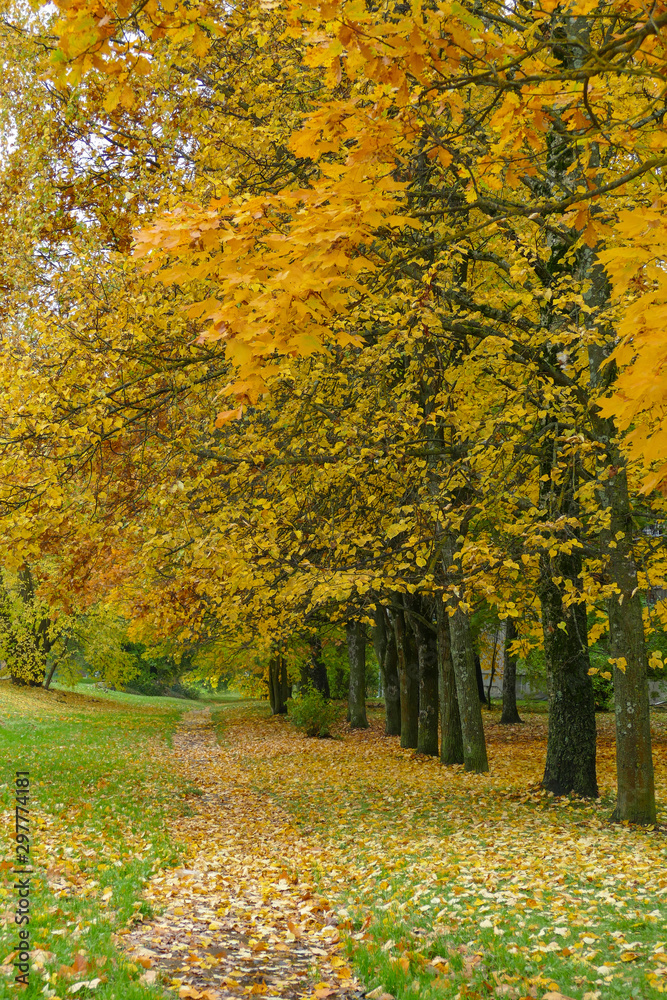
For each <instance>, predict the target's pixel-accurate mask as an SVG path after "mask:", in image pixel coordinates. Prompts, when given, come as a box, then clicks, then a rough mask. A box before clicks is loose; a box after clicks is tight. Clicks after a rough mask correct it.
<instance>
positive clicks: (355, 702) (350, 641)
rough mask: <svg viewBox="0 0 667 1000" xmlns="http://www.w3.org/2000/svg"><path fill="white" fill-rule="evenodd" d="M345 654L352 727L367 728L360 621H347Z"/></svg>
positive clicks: (361, 626)
mask: <svg viewBox="0 0 667 1000" xmlns="http://www.w3.org/2000/svg"><path fill="white" fill-rule="evenodd" d="M347 655H348V659H349V661H350V693H349V698H348V711H349V716H350V725H351V727H352V728H353V729H368V719H367V718H366V636H365V634H364V627H363V625H362V624H361V622H348V623H347Z"/></svg>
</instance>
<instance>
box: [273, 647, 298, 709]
mask: <svg viewBox="0 0 667 1000" xmlns="http://www.w3.org/2000/svg"><path fill="white" fill-rule="evenodd" d="M268 683H269V702H270V704H271V714H272V715H285V713H286V712H287V699H288V698H289V697H290V696H291V694H292V686H291V684H290V683H289V682H288V680H287V664H286V662H285V657H284V656H283V655H282V654H281V653H279V652H274V653H273V655H272V656H271V659H270V660H269V680H268Z"/></svg>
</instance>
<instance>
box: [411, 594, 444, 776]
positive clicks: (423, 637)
mask: <svg viewBox="0 0 667 1000" xmlns="http://www.w3.org/2000/svg"><path fill="white" fill-rule="evenodd" d="M405 603H406V607H407V608H409V616H408V617H409V622H410V627H411V629H412V632H413V634H414V637H415V643H416V646H417V662H418V671H419V674H418V676H419V710H418V715H417V750H418V752H419V753H423V754H429V755H430V756H431V757H437V756H438V638H437V634H436V629H435V625H434V624H433V620H432V619H433V608H432V602H431V601H430V600H429V599H428V598H424V597H411V598H408V597H406V598H405Z"/></svg>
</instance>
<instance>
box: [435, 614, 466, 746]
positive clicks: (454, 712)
mask: <svg viewBox="0 0 667 1000" xmlns="http://www.w3.org/2000/svg"><path fill="white" fill-rule="evenodd" d="M437 602H438V603H437V617H438V673H439V675H440V676H439V679H440V733H441V736H440V760H441V761H442V763H443V764H463V735H462V733H461V717H460V715H459V702H458V698H457V697H456V677H455V676H454V664H453V663H452V650H451V643H450V638H449V615H448V614H447V611H446V609H445V606H444V604H443V603H442V600H441V598H440V597H438V598H437Z"/></svg>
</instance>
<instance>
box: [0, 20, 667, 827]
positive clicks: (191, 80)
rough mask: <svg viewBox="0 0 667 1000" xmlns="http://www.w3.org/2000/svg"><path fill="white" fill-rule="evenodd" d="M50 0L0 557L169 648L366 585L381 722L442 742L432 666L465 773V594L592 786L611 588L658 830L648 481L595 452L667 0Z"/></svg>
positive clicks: (22, 63)
mask: <svg viewBox="0 0 667 1000" xmlns="http://www.w3.org/2000/svg"><path fill="white" fill-rule="evenodd" d="M59 10H60V15H59V18H60V19H59V20H57V21H56V23H55V25H54V26H53V27H51V26H50V25H49V24H48V14H47V13H46V12H45V15H44V16H45V22H44V25H41V24H35V21H34V19H33V20H31V19H28V20H27V21H24V23H23V24H22V25H21V28H22V32H23V34H22V35H21V36H20V37H21V38H22V45H21V47H20V57H19V58H17V56H16V55H14V56H13V57H12V65H14V66H15V67H17V68H16V70H15V71H14V75H13V76H12V77H11V78H10V82H9V84H8V87H9V89H11V93H12V94H16V95H17V101H18V102H19V103H18V104H17V106H19V107H21V108H22V109H23V110H25V111H26V112H27V113H26V114H25V115H21V116H20V117H21V121H20V122H19V116H18V114H15V113H14V112H11V111H10V112H8V113H7V119H6V124H5V127H6V131H7V132H10V131H12V130H16V133H17V136H18V139H17V140H16V152H15V153H14V154H13V156H12V157H11V158H10V163H9V165H8V168H7V170H6V171H5V172H4V181H3V183H4V185H5V190H6V191H7V192H8V195H9V194H11V197H9V196H8V197H7V198H5V200H4V202H3V205H4V207H3V213H4V222H5V226H6V228H7V229H8V230H10V231H12V232H14V233H15V234H16V235H15V237H14V238H13V240H12V241H11V243H10V244H9V245H8V246H7V247H6V248H5V250H4V251H3V254H4V259H3V275H6V276H5V277H3V281H5V283H6V284H7V287H8V290H9V292H10V294H8V296H7V299H8V304H7V307H6V316H5V320H4V329H5V331H6V336H5V347H4V351H3V357H2V364H3V374H2V382H3V387H6V392H5V393H4V395H3V402H2V406H3V441H4V443H5V451H4V457H3V461H4V462H5V467H4V468H5V473H6V474H5V476H4V486H3V490H4V503H5V510H6V511H7V517H6V519H5V522H4V526H3V531H4V532H5V535H4V537H5V539H6V543H7V544H6V548H7V550H8V551H11V552H12V555H11V558H10V564H12V561H13V565H14V566H15V568H18V567H20V565H22V560H24V559H26V558H35V557H39V556H41V555H42V554H44V553H47V554H48V553H53V552H54V551H58V552H59V553H60V554H61V555H62V558H63V564H62V574H61V586H62V588H63V589H65V588H67V587H69V588H70V589H71V588H76V589H77V590H78V591H79V592H81V594H82V595H85V600H92V599H94V598H95V597H96V596H99V595H100V593H102V592H105V591H108V590H109V588H110V587H112V588H113V589H114V594H117V595H118V596H119V599H122V600H123V601H125V602H127V603H128V604H130V605H132V606H133V608H134V612H135V613H136V614H137V616H139V617H141V618H143V619H144V620H145V621H146V622H149V623H150V625H151V627H152V628H153V629H154V630H155V632H156V633H158V634H159V633H164V634H168V635H171V636H173V637H174V639H175V641H181V642H194V641H199V640H205V639H206V640H212V639H217V640H220V641H230V642H233V641H235V640H236V639H237V638H238V636H239V635H243V634H244V633H247V632H248V631H252V632H253V633H254V634H256V635H257V636H259V638H260V639H261V641H263V642H265V643H267V644H268V646H269V647H270V646H271V644H272V643H279V642H281V641H284V640H285V638H286V637H289V636H292V635H294V634H300V633H301V632H303V630H304V627H305V628H306V629H308V627H309V622H310V621H311V619H313V618H314V617H316V616H317V615H322V614H326V615H328V616H329V617H330V618H331V619H332V620H335V621H340V622H350V623H351V625H350V630H351V635H352V633H353V632H355V631H358V629H359V627H360V626H361V623H362V622H363V621H364V620H365V619H367V620H368V621H371V620H372V619H373V618H374V617H375V615H376V614H377V612H378V608H381V607H385V608H387V609H388V611H387V615H388V618H387V622H388V624H390V625H391V629H388V628H387V629H385V632H386V635H390V634H391V633H393V642H391V641H386V642H385V654H384V655H383V669H384V670H385V672H386V671H387V669H389V670H390V671H391V673H392V676H393V668H392V667H391V662H392V660H391V658H392V657H393V655H394V653H393V652H392V651H395V656H396V677H397V679H398V685H397V687H398V689H399V692H400V697H399V701H400V725H401V740H402V743H403V745H404V746H405V747H415V748H418V749H420V750H422V751H423V752H425V753H428V754H437V752H438V739H437V732H436V731H435V726H436V723H437V718H438V705H437V691H436V677H437V675H438V673H439V674H440V677H441V685H440V686H441V690H442V691H443V692H445V695H443V697H442V698H441V704H440V706H439V707H440V716H441V727H442V733H443V736H442V740H441V745H440V753H441V757H442V759H443V760H444V761H447V762H449V763H451V762H455V761H458V760H459V758H460V757H461V756H462V758H463V760H464V761H465V764H466V767H467V768H469V769H473V770H477V771H484V770H485V769H486V768H487V766H488V760H487V753H486V748H485V745H484V735H483V728H482V717H481V711H480V705H479V699H478V696H477V686H476V678H475V664H474V650H473V640H472V634H471V629H470V613H471V610H472V609H473V607H474V606H475V605H476V604H477V603H479V602H480V601H485V602H487V603H490V604H491V605H493V607H494V608H495V609H496V612H497V614H498V615H499V616H500V617H501V618H502V619H503V620H511V619H515V618H517V617H519V616H524V617H525V618H526V621H527V627H526V628H525V629H523V630H522V635H521V637H520V639H518V640H515V645H516V646H517V647H520V648H521V649H522V650H523V651H524V652H527V650H528V648H530V646H531V645H538V644H539V645H541V646H543V647H544V651H545V656H546V663H547V672H548V676H549V682H550V691H551V699H550V712H551V725H550V729H549V742H548V747H547V764H546V770H545V774H544V783H545V786H546V787H547V788H550V789H551V790H553V791H555V792H557V793H563V792H567V791H570V790H574V791H576V792H578V793H581V794H587V795H595V794H596V793H597V783H596V773H595V763H596V748H595V718H594V712H593V693H592V686H591V681H590V677H589V671H590V669H591V661H590V655H589V651H588V647H589V640H592V641H595V639H596V638H599V637H600V635H601V634H602V631H603V630H604V629H606V628H607V625H606V624H604V622H603V620H602V619H603V618H604V614H605V612H607V613H608V617H609V625H608V630H609V638H610V649H609V653H610V659H611V660H612V666H613V672H614V686H615V692H616V703H617V721H618V738H617V739H618V742H617V746H618V754H619V757H618V760H619V772H618V783H619V804H618V809H619V815H620V816H621V817H623V818H625V819H630V820H636V821H639V822H649V823H650V822H652V821H653V819H654V818H655V804H654V793H653V777H652V768H651V751H650V733H649V729H648V720H649V714H648V713H649V709H648V694H647V683H646V665H647V655H646V638H645V634H644V632H645V622H644V619H645V618H647V619H648V617H649V616H648V615H647V614H646V608H645V606H644V605H643V604H642V594H646V593H647V591H648V589H649V587H650V586H653V587H655V586H656V585H659V582H660V580H661V579H662V578H663V577H662V576H661V574H662V573H663V572H664V568H663V567H662V565H661V557H660V554H659V552H656V551H651V549H650V545H649V544H648V543H647V541H646V540H645V538H644V537H643V534H642V530H641V528H642V526H643V524H645V523H646V520H649V521H650V520H651V519H654V520H657V519H659V518H660V517H661V516H662V512H663V507H662V501H661V500H660V499H659V498H658V499H654V498H653V497H652V496H651V497H649V498H647V499H643V497H642V494H640V492H639V488H640V483H639V480H638V473H637V472H636V470H635V468H634V466H633V465H632V463H631V464H630V465H629V466H628V468H627V469H626V466H625V459H624V457H623V455H624V452H623V448H624V447H625V446H624V443H623V439H622V437H621V434H620V433H619V431H622V430H623V429H624V427H625V426H627V425H628V423H629V422H630V421H632V419H634V417H635V416H636V415H637V414H639V413H640V412H643V411H640V410H637V409H635V410H631V409H626V410H624V411H623V412H624V413H625V414H626V417H623V416H621V422H620V423H619V424H618V428H617V427H616V426H615V425H614V423H613V422H612V421H611V419H610V416H609V413H611V412H612V411H611V410H610V409H609V407H613V405H614V404H613V403H605V402H604V401H603V397H605V395H606V394H608V393H609V391H610V390H613V388H614V385H618V386H620V387H621V388H620V390H619V391H621V392H624V391H625V390H624V389H623V388H622V387H623V384H624V383H623V382H618V383H615V382H614V378H615V373H614V369H613V367H612V365H611V363H609V362H608V361H607V360H606V359H607V356H608V355H609V353H610V350H611V348H612V347H613V346H614V344H615V339H616V336H617V333H616V331H617V330H619V331H620V332H621V333H623V332H624V331H625V330H626V327H624V326H623V324H624V323H629V322H633V320H632V319H628V317H629V316H630V317H633V316H636V315H638V314H639V313H638V312H637V311H635V312H632V308H634V306H632V304H630V305H631V308H628V301H627V297H628V296H633V295H635V294H636V290H637V287H638V286H637V281H649V282H653V283H654V284H655V287H653V286H651V287H650V289H648V290H647V292H646V295H647V296H648V298H647V297H646V296H644V297H643V298H641V299H638V300H637V302H638V303H639V305H638V306H637V310H640V311H641V315H642V316H643V315H644V314H646V315H647V316H649V317H650V318H649V319H648V320H646V323H647V326H646V338H647V339H648V338H649V337H650V331H651V330H654V329H655V326H656V324H657V323H659V319H658V317H659V308H658V306H659V301H658V300H659V294H660V292H659V286H660V281H661V274H660V273H659V272H660V268H659V266H656V265H655V264H654V263H653V264H652V263H651V262H652V261H654V260H655V247H654V246H653V244H650V245H649V243H647V240H649V236H647V233H648V234H651V235H650V239H653V235H652V234H653V231H654V230H655V227H656V225H657V223H656V222H655V219H656V218H657V215H651V214H650V212H657V211H658V210H657V209H651V210H650V211H649V214H648V215H647V214H646V213H647V211H648V206H650V205H653V204H656V198H658V197H659V192H660V183H661V181H660V177H661V175H660V168H661V166H662V164H663V159H664V155H663V152H662V150H663V144H662V138H663V137H662V132H661V128H660V127H658V126H659V125H660V122H661V118H660V111H659V108H660V100H661V97H660V95H661V86H662V76H661V72H662V68H663V66H664V53H663V50H662V42H661V37H660V32H659V28H660V25H661V24H662V21H661V20H660V18H661V16H662V15H661V14H659V13H653V14H652V15H651V17H648V16H647V15H646V14H645V12H644V11H643V8H642V7H641V5H634V6H633V5H632V4H630V5H625V6H623V8H622V9H621V8H619V9H616V7H614V6H613V5H612V6H610V8H609V9H606V8H605V10H604V11H602V12H600V13H598V12H594V8H593V7H591V6H590V5H586V4H579V5H576V4H575V5H572V6H570V7H568V8H567V10H565V11H562V10H560V8H556V7H554V6H552V5H550V4H542V5H541V6H538V5H536V6H534V7H531V8H526V9H524V8H523V7H522V8H521V9H520V10H519V9H518V10H517V11H514V12H512V14H511V15H508V13H507V12H506V11H504V10H501V9H498V10H495V9H494V10H489V11H485V12H482V13H480V12H475V11H466V10H464V9H461V10H459V9H458V8H456V9H454V8H452V7H451V6H450V5H445V4H441V5H431V6H424V7H422V6H418V5H417V6H414V7H410V9H409V10H406V11H399V10H396V11H394V10H393V9H389V8H387V9H384V8H383V9H382V10H375V9H373V10H371V9H370V8H367V7H366V6H365V5H363V4H359V3H349V4H348V3H332V4H328V5H326V6H322V7H320V6H318V5H311V6H308V7H303V8H302V7H300V6H299V5H298V4H294V5H292V4H284V5H281V6H280V7H268V6H266V5H261V4H259V5H258V6H257V7H256V8H255V7H249V8H247V9H246V8H244V9H242V10H240V9H239V10H229V9H227V8H225V7H221V8H219V9H218V8H214V7H210V6H207V8H206V9H204V8H201V9H200V8H198V7H197V6H196V5H191V6H189V7H188V8H187V10H186V9H185V8H183V9H181V8H180V7H179V6H178V5H175V6H173V7H171V8H170V9H167V7H163V6H160V5H158V4H157V3H149V4H146V5H143V6H142V7H141V8H140V9H136V10H134V9H128V8H125V7H122V6H119V7H117V8H116V7H108V8H107V7H105V6H104V5H102V4H99V3H97V2H96V3H95V4H94V5H91V4H89V3H87V2H82V3H75V4H71V3H67V4H66V3H63V4H62V6H61V7H60V8H59ZM14 21H15V22H17V21H20V17H19V16H18V13H17V12H14ZM51 31H53V32H55V35H56V36H57V39H58V40H57V44H56V43H55V42H54V39H53V35H52V34H50V32H51ZM12 37H15V36H12ZM35 43H37V44H35ZM7 44H8V41H7V36H6V37H5V45H7ZM41 46H45V47H46V49H47V52H48V53H50V54H47V55H46V56H44V55H41V54H40V53H41V52H42V51H43V49H42V48H41ZM40 59H41V62H40ZM47 61H50V73H51V77H50V79H51V80H52V81H53V83H48V84H44V83H43V82H42V81H43V77H41V76H40V75H39V74H34V78H33V79H31V81H28V79H27V75H28V73H27V69H28V68H30V69H32V70H34V68H35V66H36V64H37V63H39V65H40V67H44V66H45V63H46V62H47ZM47 121H48V123H49V124H48V127H47ZM82 144H83V145H82ZM25 149H30V150H31V158H30V161H29V163H30V167H31V169H32V178H31V181H30V183H27V181H26V175H25V172H24V168H23V167H20V166H19V164H20V161H21V155H22V151H23V150H25ZM84 149H85V154H84V152H83V150H84ZM637 213H639V214H637ZM639 215H641V217H642V219H644V218H645V219H646V220H648V221H646V222H645V223H642V225H641V226H639V225H638V224H637V222H636V220H637V219H638V218H639ZM35 218H36V219H38V220H40V227H41V228H40V227H38V228H37V230H36V229H35V225H34V223H33V221H32V220H34V219H35ZM633 219H634V220H635V221H632V220H633ZM42 222H43V223H44V224H43V225H41V223H42ZM652 224H653V228H651V225H652ZM133 232H134V233H135V239H136V252H135V256H134V257H130V249H131V241H132V233H133ZM642 241H643V242H642ZM649 242H650V240H649ZM635 247H636V248H637V253H638V254H639V256H637V257H633V248H635ZM651 254H652V256H651ZM642 255H643V256H642ZM145 261H146V262H147V269H145V268H144V262H145ZM622 261H626V262H627V261H633V267H634V263H636V262H637V261H638V262H639V264H638V265H637V266H638V267H641V268H642V270H641V276H640V277H639V278H638V277H637V275H638V274H639V272H638V271H637V268H635V270H634V271H633V270H632V269H631V268H630V267H629V265H628V266H625V265H624V266H623V267H622V266H621V262H622ZM603 265H604V266H605V267H606V268H607V272H608V273H609V275H610V276H611V278H612V279H613V281H614V292H613V294H612V290H611V289H610V288H609V286H608V283H607V280H606V278H605V276H604V272H603V271H602V266H603ZM651 267H652V268H653V270H651ZM647 269H648V270H647ZM621 272H622V273H621ZM619 275H620V277H619ZM26 278H28V279H29V280H26ZM624 282H625V284H624ZM633 282H635V284H633ZM27 288H29V289H31V291H30V292H29V293H26V289H27ZM613 295H615V296H616V298H613ZM654 306H655V308H653V307H654ZM649 307H650V308H649ZM653 317H655V319H654V318H653ZM627 343H628V341H627V337H626V340H625V341H624V344H626V346H625V347H624V348H623V349H624V350H625V351H626V354H625V355H622V354H620V355H619V360H620V362H621V363H622V364H623V363H625V362H627V361H628V360H631V358H630V356H629V355H628V353H627V351H628V350H632V348H629V347H627ZM624 358H625V362H624ZM638 363H639V362H636V364H638ZM630 371H632V368H631V369H630ZM622 378H623V376H622V375H621V379H622ZM633 398H637V397H633ZM643 398H644V397H643V396H642V399H643ZM26 400H27V402H26ZM600 403H601V406H602V409H598V405H599V404H600ZM216 413H217V418H216ZM623 420H625V421H626V423H625V424H624V423H623ZM628 440H629V442H630V446H631V448H632V447H635V446H634V444H633V443H632V442H634V441H638V440H640V439H639V438H637V436H636V435H635V437H633V436H632V435H630V437H629V439H628ZM633 455H634V453H633V452H632V451H630V458H631V459H632V457H633ZM656 481H657V480H656ZM642 519H643V523H642ZM138 552H139V553H141V559H140V560H138V559H137V553H138ZM536 597H537V599H536ZM441 605H442V606H441ZM443 610H444V612H445V614H444V617H443ZM660 614H661V612H660V611H659V612H658V616H659V615H660ZM590 615H595V616H596V623H595V625H594V626H592V628H589V623H588V618H589V616H590ZM355 623H356V624H355ZM652 627H654V625H652V624H651V622H650V621H647V622H646V628H647V631H648V632H649V635H650V629H651V628H652ZM350 645H351V648H352V649H354V650H355V652H354V654H353V656H352V658H351V663H353V664H354V669H353V670H352V671H351V697H350V710H351V715H352V716H353V722H354V723H355V724H358V725H360V726H363V725H364V724H365V721H366V720H365V718H364V704H363V697H362V688H361V682H362V679H363V674H362V671H361V667H360V664H361V661H362V643H361V641H360V640H359V641H357V640H355V639H354V636H353V637H352V641H351V644H350ZM364 648H365V646H364ZM518 651H519V648H514V647H512V646H510V650H509V653H510V656H512V655H513V654H515V653H516V652H518ZM387 654H388V655H389V659H388V661H387V659H386V657H387ZM271 662H273V663H274V667H273V668H270V669H269V677H270V678H271V677H273V680H272V681H271V685H272V687H271V689H272V690H273V692H274V702H275V703H276V704H277V705H279V707H282V706H281V704H280V698H278V699H276V691H277V690H278V688H280V690H281V691H282V690H283V688H284V682H283V679H280V680H279V683H278V684H276V676H275V675H276V669H278V675H277V676H279V677H280V676H281V675H280V671H281V670H282V667H279V668H276V667H275V664H276V663H277V660H276V659H275V657H274V658H273V660H271V658H270V657H267V663H271ZM387 662H388V663H389V667H387ZM272 669H273V673H272V672H271V670H272ZM285 683H286V682H285ZM397 715H398V712H397V710H396V709H395V710H394V719H393V721H392V722H391V723H390V725H391V728H393V729H395V728H397ZM457 720H458V721H457ZM459 725H460V734H459V728H458V727H459ZM575 734H577V738H576V739H575V738H574V735H575Z"/></svg>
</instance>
